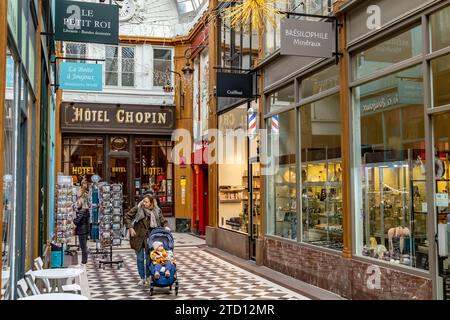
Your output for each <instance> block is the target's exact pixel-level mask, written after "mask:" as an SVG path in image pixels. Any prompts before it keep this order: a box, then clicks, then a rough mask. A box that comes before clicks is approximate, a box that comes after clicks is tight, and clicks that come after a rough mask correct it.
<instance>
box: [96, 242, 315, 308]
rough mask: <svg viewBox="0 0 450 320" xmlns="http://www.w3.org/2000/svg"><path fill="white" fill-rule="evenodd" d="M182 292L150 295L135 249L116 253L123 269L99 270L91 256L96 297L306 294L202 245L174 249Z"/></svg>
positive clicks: (289, 296)
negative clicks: (142, 280) (141, 284)
mask: <svg viewBox="0 0 450 320" xmlns="http://www.w3.org/2000/svg"><path fill="white" fill-rule="evenodd" d="M175 253H176V257H177V274H178V280H179V286H180V289H179V294H178V296H175V294H174V290H172V292H169V288H155V292H154V295H153V296H151V297H150V295H149V287H148V286H146V287H139V286H137V282H138V281H139V276H138V274H137V271H136V258H135V254H134V252H133V251H131V250H130V251H124V250H120V251H118V252H116V253H114V259H116V258H120V259H123V260H124V265H123V267H122V268H120V269H117V267H116V266H114V267H113V268H110V267H108V266H107V267H106V268H105V270H103V269H99V268H98V265H97V264H95V263H94V259H90V261H89V264H88V268H87V270H88V273H87V275H88V280H89V291H90V296H91V298H92V299H94V300H104V299H106V300H147V299H151V300H156V299H162V300H171V299H178V300H189V299H195V300H199V299H202V300H203V299H214V300H220V299H231V300H255V299H265V300H267V299H285V300H287V299H289V300H292V299H295V300H300V299H301V300H304V299H307V298H306V297H304V296H302V295H300V294H297V293H295V292H293V291H290V290H288V289H286V288H283V287H280V286H279V285H277V284H275V283H272V282H270V281H268V280H265V279H263V278H261V277H258V276H255V275H253V274H251V273H249V272H247V271H245V270H242V269H240V268H238V267H236V266H234V265H232V264H230V263H228V262H226V261H224V260H221V259H219V258H217V257H215V256H213V255H211V254H209V253H207V252H206V251H204V250H202V249H201V248H196V247H186V248H179V249H178V250H175Z"/></svg>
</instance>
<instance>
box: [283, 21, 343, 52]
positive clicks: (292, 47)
mask: <svg viewBox="0 0 450 320" xmlns="http://www.w3.org/2000/svg"><path fill="white" fill-rule="evenodd" d="M280 33H281V37H280V45H281V47H280V53H281V54H282V55H293V56H305V57H318V58H331V57H333V51H334V46H335V40H334V37H335V36H334V31H333V24H332V23H331V22H316V21H305V20H298V19H285V20H283V21H281V31H280Z"/></svg>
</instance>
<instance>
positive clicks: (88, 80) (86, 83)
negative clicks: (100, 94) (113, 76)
mask: <svg viewBox="0 0 450 320" xmlns="http://www.w3.org/2000/svg"><path fill="white" fill-rule="evenodd" d="M59 70H60V76H59V85H60V87H61V89H63V90H83V91H84V90H88V91H102V81H103V79H102V75H103V72H102V65H101V64H91V63H73V62H62V63H61V64H60V65H59Z"/></svg>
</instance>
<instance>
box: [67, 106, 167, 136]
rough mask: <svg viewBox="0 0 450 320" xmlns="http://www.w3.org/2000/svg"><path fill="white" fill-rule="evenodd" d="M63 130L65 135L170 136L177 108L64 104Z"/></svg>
mask: <svg viewBox="0 0 450 320" xmlns="http://www.w3.org/2000/svg"><path fill="white" fill-rule="evenodd" d="M61 128H62V130H63V131H65V132H78V133H79V132H102V133H124V132H130V133H142V134H171V133H172V131H173V130H174V129H175V107H174V106H145V105H107V104H88V103H79V104H74V103H64V104H63V105H62V112H61Z"/></svg>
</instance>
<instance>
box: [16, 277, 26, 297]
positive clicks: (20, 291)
mask: <svg viewBox="0 0 450 320" xmlns="http://www.w3.org/2000/svg"><path fill="white" fill-rule="evenodd" d="M17 295H18V296H19V298H25V297H28V286H27V283H26V282H25V280H24V279H20V280H19V281H17Z"/></svg>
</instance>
